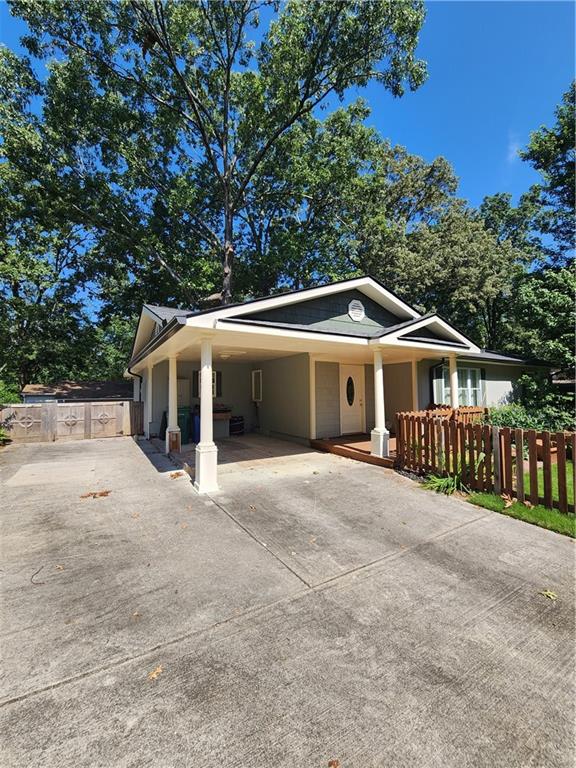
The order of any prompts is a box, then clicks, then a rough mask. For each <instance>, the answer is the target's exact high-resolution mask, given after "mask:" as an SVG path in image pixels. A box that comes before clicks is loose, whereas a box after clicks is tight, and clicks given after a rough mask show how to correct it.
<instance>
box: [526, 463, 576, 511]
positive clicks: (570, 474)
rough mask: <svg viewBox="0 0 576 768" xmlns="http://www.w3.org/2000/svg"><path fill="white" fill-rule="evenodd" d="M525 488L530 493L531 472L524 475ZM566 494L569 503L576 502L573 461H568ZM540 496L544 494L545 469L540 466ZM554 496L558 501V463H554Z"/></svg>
mask: <svg viewBox="0 0 576 768" xmlns="http://www.w3.org/2000/svg"><path fill="white" fill-rule="evenodd" d="M524 489H525V490H526V492H527V493H528V492H529V490H530V474H529V473H528V472H527V473H526V474H525V475H524ZM566 494H567V496H568V504H574V470H573V463H572V462H571V461H567V462H566ZM538 496H540V497H542V496H544V470H543V469H542V467H539V468H538ZM552 498H553V499H556V501H558V468H557V465H556V464H553V465H552Z"/></svg>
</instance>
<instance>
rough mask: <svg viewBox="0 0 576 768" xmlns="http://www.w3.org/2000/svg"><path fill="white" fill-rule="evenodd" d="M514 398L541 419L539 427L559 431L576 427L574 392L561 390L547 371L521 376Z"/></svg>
mask: <svg viewBox="0 0 576 768" xmlns="http://www.w3.org/2000/svg"><path fill="white" fill-rule="evenodd" d="M513 398H514V400H515V402H517V403H519V404H520V405H522V406H524V408H525V409H526V410H527V411H528V412H529V413H531V414H533V415H534V416H535V417H536V418H538V419H539V423H540V424H541V426H540V427H538V428H539V429H549V430H551V431H558V430H563V429H569V430H573V429H574V427H575V423H574V393H571V394H569V393H563V392H560V391H559V390H558V388H557V387H556V386H555V385H554V384H553V383H551V382H550V380H549V378H548V376H547V375H546V374H545V373H542V374H540V375H537V374H524V375H522V376H520V378H519V379H518V380H517V382H516V384H515V385H514V391H513Z"/></svg>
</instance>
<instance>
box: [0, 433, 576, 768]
mask: <svg viewBox="0 0 576 768" xmlns="http://www.w3.org/2000/svg"><path fill="white" fill-rule="evenodd" d="M273 453H274V452H272V454H273ZM173 472H174V468H173V467H172V465H171V464H170V463H169V462H168V461H167V460H166V459H165V458H164V457H163V456H162V455H160V454H158V453H155V452H154V449H153V447H152V446H150V445H149V444H148V443H140V444H136V443H134V442H133V441H132V440H130V439H129V438H118V439H109V440H94V441H86V442H73V443H54V444H38V445H21V446H10V447H9V448H7V449H5V450H3V451H1V452H0V486H1V487H0V494H1V495H0V499H1V515H0V522H1V526H2V531H1V534H2V539H1V552H0V554H1V560H2V563H1V565H0V569H1V570H0V577H1V585H2V592H1V598H2V605H1V609H2V615H1V617H0V629H1V650H2V655H3V660H2V667H1V674H2V676H1V688H2V699H1V701H0V732H1V733H2V746H0V764H1V765H2V766H3V768H9V767H10V768H12V766H19V767H20V766H22V768H24V766H26V768H33V766H42V768H47V767H52V766H54V768H56V766H58V768H63V767H65V766H70V767H72V766H73V767H74V768H82V767H84V766H91V767H92V766H107V767H108V766H126V767H128V766H134V767H136V766H138V768H141V767H142V766H157V767H158V768H171V767H172V766H174V768H176V766H178V768H180V767H181V766H191V767H192V766H193V767H194V768H196V766H198V767H199V768H211V767H212V766H218V767H219V768H221V766H233V767H234V768H251V767H254V768H268V767H270V768H284V767H286V768H288V766H289V767H290V768H295V767H297V768H308V766H310V768H321V767H323V766H324V767H326V768H327V766H329V764H330V761H337V762H332V765H338V766H339V767H340V768H372V767H373V768H376V767H378V768H384V766H386V767H388V766H390V767H396V766H438V767H439V768H440V766H442V768H446V767H447V766H454V767H456V766H457V767H458V768H461V767H465V766H474V767H476V766H486V767H488V766H490V767H491V768H492V767H493V766H502V767H504V766H505V767H506V768H513V767H514V766H534V767H535V768H536V767H537V766H546V768H549V767H550V766H567V767H568V766H570V767H571V766H573V765H574V757H575V755H574V738H573V737H574V715H575V710H574V691H575V688H574V645H573V643H574V633H573V627H574V592H573V590H574V575H575V574H574V546H573V541H571V540H569V539H567V538H563V537H561V536H559V535H557V534H554V533H551V532H548V531H545V530H541V529H537V528H534V527H532V526H530V525H527V524H525V523H522V522H519V521H515V520H512V519H508V518H506V517H503V516H501V515H497V514H492V513H487V512H486V511H484V510H481V509H478V508H475V507H472V506H470V505H467V504H465V503H463V502H460V501H457V500H455V499H446V498H443V497H439V496H436V495H433V494H431V493H428V492H425V491H423V490H421V489H419V488H417V487H415V486H414V484H413V483H411V481H409V480H407V479H404V478H402V477H399V476H397V475H395V474H394V473H393V472H392V471H389V470H384V469H380V468H378V467H371V466H369V465H362V464H358V463H355V462H352V461H349V460H347V459H342V458H339V457H336V456H332V455H328V454H318V453H315V452H312V451H306V450H305V449H303V450H302V451H301V452H300V451H297V452H295V453H292V452H289V455H282V456H278V457H275V456H274V455H272V456H271V457H268V458H266V459H256V460H254V461H251V460H245V461H243V462H240V463H237V464H230V465H228V466H227V468H226V471H225V472H222V474H221V485H222V490H221V492H220V493H219V494H217V495H215V496H214V497H213V498H212V499H208V498H201V497H198V496H196V495H195V494H194V492H193V490H192V489H191V487H190V482H189V479H188V477H187V476H177V477H173V476H172V475H173ZM98 491H110V493H109V494H108V495H105V496H100V497H96V498H93V497H86V498H83V497H84V496H85V495H86V494H87V493H88V492H98ZM545 590H551V591H553V592H554V593H556V595H557V599H556V600H551V599H549V598H548V597H546V596H544V595H543V594H541V593H542V592H543V591H545Z"/></svg>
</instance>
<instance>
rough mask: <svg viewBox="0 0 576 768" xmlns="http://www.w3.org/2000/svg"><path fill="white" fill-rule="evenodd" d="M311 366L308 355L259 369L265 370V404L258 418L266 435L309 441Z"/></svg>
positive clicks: (272, 361)
mask: <svg viewBox="0 0 576 768" xmlns="http://www.w3.org/2000/svg"><path fill="white" fill-rule="evenodd" d="M309 366H310V363H309V358H308V355H307V354H301V355H291V356H290V357H280V358H278V359H276V360H265V361H264V362H263V363H262V365H261V366H259V367H260V368H261V369H262V402H261V403H260V407H259V411H258V414H259V421H260V431H261V432H262V433H263V434H267V435H271V436H277V437H281V438H282V437H286V438H289V439H296V440H298V441H307V440H308V438H309V435H310V395H309V392H310V368H309ZM252 367H254V368H256V367H257V366H252Z"/></svg>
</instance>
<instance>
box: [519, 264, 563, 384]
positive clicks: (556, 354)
mask: <svg viewBox="0 0 576 768" xmlns="http://www.w3.org/2000/svg"><path fill="white" fill-rule="evenodd" d="M575 294H576V272H574V270H573V269H571V268H554V267H549V268H545V269H542V270H540V271H536V272H530V273H528V274H525V275H523V277H522V278H521V279H520V281H519V283H518V287H517V291H516V295H515V297H514V317H515V321H516V327H517V328H518V330H517V333H516V348H517V349H518V351H520V352H522V353H524V354H525V355H526V356H527V357H532V358H537V359H540V360H544V361H547V362H549V363H551V364H552V365H554V366H555V367H556V368H557V369H560V370H562V371H565V372H566V373H567V374H568V376H570V375H573V372H574V327H575V324H576V306H575V303H574V296H575Z"/></svg>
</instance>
